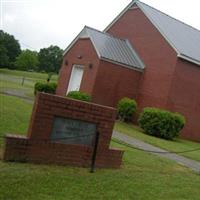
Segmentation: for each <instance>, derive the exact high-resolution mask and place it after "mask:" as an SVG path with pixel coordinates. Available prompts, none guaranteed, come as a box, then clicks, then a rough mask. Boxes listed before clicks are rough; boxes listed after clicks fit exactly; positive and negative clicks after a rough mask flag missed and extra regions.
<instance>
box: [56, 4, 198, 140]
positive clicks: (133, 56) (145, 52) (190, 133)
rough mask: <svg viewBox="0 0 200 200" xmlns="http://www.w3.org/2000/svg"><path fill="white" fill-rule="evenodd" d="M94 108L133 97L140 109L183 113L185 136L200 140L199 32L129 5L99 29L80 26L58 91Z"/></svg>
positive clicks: (158, 13)
mask: <svg viewBox="0 0 200 200" xmlns="http://www.w3.org/2000/svg"><path fill="white" fill-rule="evenodd" d="M72 90H80V91H83V92H86V93H88V94H90V95H91V96H92V101H93V102H95V103H98V104H103V105H108V106H114V107H115V106H116V104H117V102H118V101H119V100H120V99H121V98H122V97H130V98H134V99H135V100H136V101H137V102H138V107H139V110H142V108H144V107H159V108H164V109H167V110H171V111H176V112H180V113H182V114H183V115H184V116H185V117H186V120H187V123H186V126H185V128H184V130H183V131H182V136H183V137H184V138H188V139H192V140H196V141H200V31H199V30H197V29H195V28H193V27H191V26H189V25H186V24H185V23H183V22H180V21H178V20H176V19H174V18H172V17H170V16H168V15H166V14H164V13H162V12H161V11H159V10H156V9H155V8H152V7H150V6H149V5H146V4H144V3H142V2H140V1H132V2H131V3H130V4H129V5H128V6H127V7H126V8H125V9H124V10H123V11H122V12H121V13H120V14H119V15H118V16H117V17H116V18H115V19H114V20H113V21H112V22H111V23H110V24H109V25H108V27H107V28H106V29H105V30H104V31H103V32H101V31H98V30H95V29H93V28H90V27H84V28H83V30H82V31H81V32H80V33H79V34H78V36H77V37H76V38H75V39H74V40H73V41H72V43H71V44H70V45H69V46H68V47H67V48H66V50H65V53H64V59H63V64H62V67H61V70H60V75H59V81H58V87H57V91H56V93H57V94H58V95H62V96H65V95H66V94H67V93H68V92H69V91H72Z"/></svg>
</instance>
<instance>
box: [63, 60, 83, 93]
mask: <svg viewBox="0 0 200 200" xmlns="http://www.w3.org/2000/svg"><path fill="white" fill-rule="evenodd" d="M76 68H79V69H82V74H81V78H80V86H81V81H82V78H83V73H84V66H83V65H77V64H74V65H73V66H72V71H71V75H70V79H69V83H68V88H67V93H68V92H70V91H72V89H71V86H72V81H73V78H74V75H75V72H76ZM79 89H80V87H79V88H78V90H77V91H79ZM67 93H66V94H67Z"/></svg>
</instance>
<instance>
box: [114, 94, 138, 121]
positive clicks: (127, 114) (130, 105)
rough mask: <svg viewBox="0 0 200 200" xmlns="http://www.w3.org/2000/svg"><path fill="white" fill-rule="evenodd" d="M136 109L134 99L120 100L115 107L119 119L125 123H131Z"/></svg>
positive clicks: (125, 98)
mask: <svg viewBox="0 0 200 200" xmlns="http://www.w3.org/2000/svg"><path fill="white" fill-rule="evenodd" d="M136 109H137V103H136V101H135V100H134V99H130V98H127V97H124V98H122V99H121V100H120V101H119V103H118V105H117V111H118V116H119V119H120V120H122V121H126V122H129V121H131V120H132V118H133V114H134V113H135V111H136Z"/></svg>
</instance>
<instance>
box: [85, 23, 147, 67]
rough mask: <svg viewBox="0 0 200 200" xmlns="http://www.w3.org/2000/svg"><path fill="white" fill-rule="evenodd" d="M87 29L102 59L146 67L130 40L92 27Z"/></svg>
mask: <svg viewBox="0 0 200 200" xmlns="http://www.w3.org/2000/svg"><path fill="white" fill-rule="evenodd" d="M85 30H86V32H87V34H88V36H89V37H90V39H91V41H92V43H93V45H94V47H95V49H96V51H97V54H98V55H99V57H100V58H101V59H106V60H108V61H109V60H110V61H114V62H117V63H119V64H124V65H127V66H130V67H134V68H139V69H144V64H143V62H142V61H141V59H140V58H139V56H138V55H137V53H136V51H135V50H134V49H133V47H132V45H131V44H130V42H129V41H128V40H123V39H119V38H116V37H113V36H112V35H110V34H107V33H103V32H100V31H97V30H95V29H92V28H90V27H85Z"/></svg>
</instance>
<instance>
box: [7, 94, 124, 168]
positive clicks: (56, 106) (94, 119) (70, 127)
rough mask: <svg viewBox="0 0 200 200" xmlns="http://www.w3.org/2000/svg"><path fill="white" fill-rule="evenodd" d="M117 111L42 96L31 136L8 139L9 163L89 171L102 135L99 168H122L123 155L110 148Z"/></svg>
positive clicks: (51, 96)
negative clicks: (25, 163)
mask: <svg viewBox="0 0 200 200" xmlns="http://www.w3.org/2000/svg"><path fill="white" fill-rule="evenodd" d="M115 118H116V110H115V109H114V108H111V107H106V106H101V105H97V104H93V103H87V102H83V101H78V100H72V99H69V98H65V97H61V96H56V95H50V94H45V93H38V94H37V97H36V99H35V103H34V107H33V111H32V116H31V120H30V124H29V129H28V134H27V136H19V135H7V136H6V138H5V141H6V143H5V151H4V160H5V161H18V162H31V163H44V164H50V163H51V164H58V165H71V166H79V167H89V166H90V165H91V162H92V156H93V150H94V141H95V138H96V133H97V132H98V133H99V141H98V146H97V155H96V167H98V168H119V167H120V165H121V162H122V156H123V151H121V150H118V149H113V148H112V149H111V148H109V145H110V140H111V136H112V130H113V126H114V122H115Z"/></svg>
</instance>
